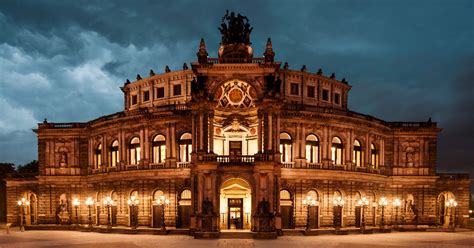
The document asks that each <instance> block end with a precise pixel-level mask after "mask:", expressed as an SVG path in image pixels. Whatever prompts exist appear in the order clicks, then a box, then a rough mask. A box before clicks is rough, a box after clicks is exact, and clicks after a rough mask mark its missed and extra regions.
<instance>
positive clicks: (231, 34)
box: [217, 10, 253, 45]
mask: <svg viewBox="0 0 474 248" xmlns="http://www.w3.org/2000/svg"><path fill="white" fill-rule="evenodd" d="M217 29H219V31H220V32H221V45H227V44H234V43H243V44H246V45H250V33H251V32H252V30H253V28H252V27H251V26H250V23H249V19H248V18H247V17H246V16H243V15H241V14H237V16H236V15H235V13H234V12H231V13H230V15H229V10H226V13H225V15H224V16H223V17H222V21H221V25H220V27H218V28H217Z"/></svg>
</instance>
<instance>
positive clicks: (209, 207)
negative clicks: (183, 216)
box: [202, 197, 214, 215]
mask: <svg viewBox="0 0 474 248" xmlns="http://www.w3.org/2000/svg"><path fill="white" fill-rule="evenodd" d="M202 214H203V215H213V214H214V205H213V204H212V202H211V201H210V200H209V198H207V197H206V199H205V200H204V201H202Z"/></svg>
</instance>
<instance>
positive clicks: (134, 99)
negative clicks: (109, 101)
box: [132, 95, 138, 105]
mask: <svg viewBox="0 0 474 248" xmlns="http://www.w3.org/2000/svg"><path fill="white" fill-rule="evenodd" d="M137 103H138V97H137V95H134V96H132V105H135V104H137Z"/></svg>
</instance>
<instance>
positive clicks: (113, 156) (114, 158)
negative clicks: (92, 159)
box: [109, 140, 119, 167]
mask: <svg viewBox="0 0 474 248" xmlns="http://www.w3.org/2000/svg"><path fill="white" fill-rule="evenodd" d="M109 154H110V155H109V160H110V161H109V165H110V166H112V167H115V166H117V164H118V162H119V143H118V141H117V140H114V141H113V142H112V145H111V146H110V152H109Z"/></svg>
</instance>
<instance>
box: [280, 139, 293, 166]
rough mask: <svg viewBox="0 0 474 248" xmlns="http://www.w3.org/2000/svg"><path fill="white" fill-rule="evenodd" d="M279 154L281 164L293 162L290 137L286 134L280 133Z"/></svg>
mask: <svg viewBox="0 0 474 248" xmlns="http://www.w3.org/2000/svg"><path fill="white" fill-rule="evenodd" d="M280 153H281V162H291V161H293V158H292V143H291V136H290V135H289V134H288V133H280Z"/></svg>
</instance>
